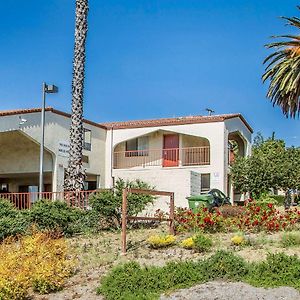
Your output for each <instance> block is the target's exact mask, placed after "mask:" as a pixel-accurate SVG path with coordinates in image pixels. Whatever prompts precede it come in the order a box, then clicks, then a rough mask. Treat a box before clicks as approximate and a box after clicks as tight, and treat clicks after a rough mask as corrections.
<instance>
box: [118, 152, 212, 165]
mask: <svg viewBox="0 0 300 300" xmlns="http://www.w3.org/2000/svg"><path fill="white" fill-rule="evenodd" d="M113 162H114V164H113V167H114V169H128V168H134V167H152V166H163V167H177V166H198V165H199V166H200V165H209V164H210V147H209V146H205V147H189V148H173V149H147V150H134V151H119V152H114V161H113Z"/></svg>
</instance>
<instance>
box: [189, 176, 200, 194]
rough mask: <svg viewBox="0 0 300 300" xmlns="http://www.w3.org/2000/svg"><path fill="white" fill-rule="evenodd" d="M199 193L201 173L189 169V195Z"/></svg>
mask: <svg viewBox="0 0 300 300" xmlns="http://www.w3.org/2000/svg"><path fill="white" fill-rule="evenodd" d="M200 194H201V174H200V173H197V172H194V171H191V196H194V195H200Z"/></svg>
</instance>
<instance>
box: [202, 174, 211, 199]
mask: <svg viewBox="0 0 300 300" xmlns="http://www.w3.org/2000/svg"><path fill="white" fill-rule="evenodd" d="M209 190H210V174H209V173H208V174H201V194H206V193H207V192H209Z"/></svg>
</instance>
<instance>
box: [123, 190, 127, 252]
mask: <svg viewBox="0 0 300 300" xmlns="http://www.w3.org/2000/svg"><path fill="white" fill-rule="evenodd" d="M126 225H127V189H123V195H122V254H123V255H125V254H126Z"/></svg>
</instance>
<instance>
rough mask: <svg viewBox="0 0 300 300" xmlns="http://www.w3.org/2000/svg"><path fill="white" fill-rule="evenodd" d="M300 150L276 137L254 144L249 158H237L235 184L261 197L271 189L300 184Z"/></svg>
mask: <svg viewBox="0 0 300 300" xmlns="http://www.w3.org/2000/svg"><path fill="white" fill-rule="evenodd" d="M299 165H300V149H299V148H286V147H285V143H284V141H282V140H276V139H275V138H274V137H273V138H269V139H267V140H265V141H263V142H260V143H257V144H255V145H253V148H252V154H251V156H249V157H237V159H236V160H235V161H234V163H233V165H232V168H231V174H232V179H233V182H234V187H235V189H236V190H238V191H240V192H251V193H252V194H254V195H256V196H259V195H260V194H262V193H268V192H269V191H270V190H271V189H274V190H277V189H282V190H287V189H288V188H299V187H300V168H299Z"/></svg>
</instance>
